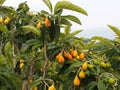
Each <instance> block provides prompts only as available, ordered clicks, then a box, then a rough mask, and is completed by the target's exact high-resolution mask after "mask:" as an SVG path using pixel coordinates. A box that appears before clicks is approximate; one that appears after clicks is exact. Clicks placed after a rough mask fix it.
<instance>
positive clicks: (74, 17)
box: [62, 15, 81, 25]
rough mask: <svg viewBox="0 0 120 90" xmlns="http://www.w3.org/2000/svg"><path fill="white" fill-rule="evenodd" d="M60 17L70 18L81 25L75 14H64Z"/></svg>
mask: <svg viewBox="0 0 120 90" xmlns="http://www.w3.org/2000/svg"><path fill="white" fill-rule="evenodd" d="M62 18H66V19H69V20H71V21H73V22H75V23H77V24H80V25H81V21H80V20H79V18H77V17H76V16H73V15H66V16H62Z"/></svg>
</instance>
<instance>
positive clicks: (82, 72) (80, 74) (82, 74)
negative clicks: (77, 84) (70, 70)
mask: <svg viewBox="0 0 120 90" xmlns="http://www.w3.org/2000/svg"><path fill="white" fill-rule="evenodd" d="M85 76H86V75H85V72H84V71H80V72H79V77H80V78H82V79H83V78H85Z"/></svg>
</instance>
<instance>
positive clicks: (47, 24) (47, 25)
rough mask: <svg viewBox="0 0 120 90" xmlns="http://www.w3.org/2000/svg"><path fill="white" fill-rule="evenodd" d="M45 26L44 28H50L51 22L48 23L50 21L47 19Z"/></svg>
mask: <svg viewBox="0 0 120 90" xmlns="http://www.w3.org/2000/svg"><path fill="white" fill-rule="evenodd" d="M45 26H46V27H50V26H51V22H50V20H49V19H48V18H47V17H46V18H45Z"/></svg>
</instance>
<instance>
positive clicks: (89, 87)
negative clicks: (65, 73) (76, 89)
mask: <svg viewBox="0 0 120 90" xmlns="http://www.w3.org/2000/svg"><path fill="white" fill-rule="evenodd" d="M95 86H97V82H96V81H92V82H90V83H89V84H88V85H87V87H86V88H87V90H93V88H94V87H95Z"/></svg>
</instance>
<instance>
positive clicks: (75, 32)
mask: <svg viewBox="0 0 120 90" xmlns="http://www.w3.org/2000/svg"><path fill="white" fill-rule="evenodd" d="M81 31H82V30H76V31H74V32H73V33H71V34H70V35H69V37H74V36H75V35H77V34H79V33H80V32H81Z"/></svg>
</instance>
